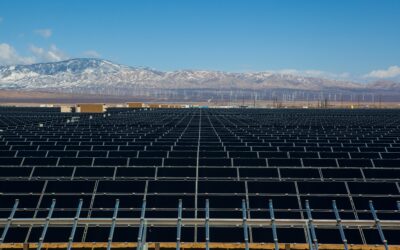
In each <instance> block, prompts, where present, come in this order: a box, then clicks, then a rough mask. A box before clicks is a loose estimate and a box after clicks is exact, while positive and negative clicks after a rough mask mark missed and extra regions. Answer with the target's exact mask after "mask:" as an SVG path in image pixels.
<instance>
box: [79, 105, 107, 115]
mask: <svg viewBox="0 0 400 250" xmlns="http://www.w3.org/2000/svg"><path fill="white" fill-rule="evenodd" d="M105 111H106V105H105V104H103V103H80V104H77V105H76V112H77V113H104V112H105Z"/></svg>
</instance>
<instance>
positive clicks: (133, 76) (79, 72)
mask: <svg viewBox="0 0 400 250" xmlns="http://www.w3.org/2000/svg"><path fill="white" fill-rule="evenodd" d="M74 88H77V89H80V91H83V92H84V91H85V90H86V91H90V90H95V89H101V90H106V89H166V90H168V89H170V90H171V89H174V90H179V89H188V90H190V89H196V90H201V89H208V90H210V89H211V90H212V89H220V90H221V89H222V90H232V89H236V90H238V89H240V90H253V91H255V90H272V89H287V90H298V91H390V92H393V91H399V93H400V83H396V82H386V81H381V82H374V83H369V84H366V83H357V82H352V81H339V80H334V79H326V78H316V77H305V76H299V75H291V74H278V73H273V72H248V73H232V72H223V71H205V70H178V71H168V72H166V71H159V70H154V69H151V68H145V67H131V66H126V65H121V64H117V63H113V62H111V61H108V60H102V59H95V58H79V59H70V60H66V61H60V62H51V63H38V64H31V65H11V66H0V89H18V90H49V91H57V92H65V91H71V89H74Z"/></svg>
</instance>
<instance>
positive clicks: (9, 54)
mask: <svg viewBox="0 0 400 250" xmlns="http://www.w3.org/2000/svg"><path fill="white" fill-rule="evenodd" d="M34 62H35V58H34V57H24V56H20V55H19V54H18V53H17V51H16V50H15V49H14V47H12V46H11V45H9V44H7V43H0V65H8V64H30V63H34Z"/></svg>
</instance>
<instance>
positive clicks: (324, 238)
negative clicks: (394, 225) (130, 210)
mask: <svg viewBox="0 0 400 250" xmlns="http://www.w3.org/2000/svg"><path fill="white" fill-rule="evenodd" d="M84 229H85V228H83V227H78V228H77V230H76V237H75V239H74V241H75V242H80V241H82V240H83V235H84V233H83V232H84ZM109 232H110V229H109V228H99V227H89V230H88V231H87V234H86V237H85V241H86V242H107V240H108V236H109ZM197 232H198V234H197V239H198V240H199V241H201V242H204V241H205V230H204V228H202V227H199V228H198V231H197ZM304 232H305V231H304V229H300V228H278V229H277V234H278V239H279V242H289V243H294V242H296V243H306V236H305V233H304ZM362 232H363V235H364V238H365V239H366V243H367V244H382V242H381V239H380V237H379V234H378V232H377V230H375V229H364V230H362ZM41 233H42V229H41V228H33V229H32V230H31V231H29V228H10V231H9V233H8V234H7V237H6V239H5V242H24V241H25V239H27V241H28V242H37V241H38V239H39V237H40V235H41ZM384 233H385V236H386V238H387V240H388V244H400V240H399V237H398V233H399V232H398V231H396V230H384ZM70 234H71V228H60V227H49V228H48V230H47V233H46V239H51V241H52V242H66V241H67V240H68V238H69V235H70ZM137 235H138V228H134V227H116V228H115V232H114V237H113V241H114V242H132V241H136V237H137ZM194 235H195V234H194V229H193V228H188V227H183V228H182V231H181V241H182V242H193V241H194ZM210 235H211V238H210V241H211V242H243V241H244V238H243V229H242V228H212V227H211V228H210ZM250 235H251V236H250V237H251V239H252V242H273V236H272V230H271V229H270V228H252V229H251V233H250ZM316 235H317V237H318V242H319V243H336V244H342V240H341V237H340V233H339V230H338V229H316ZM345 235H346V237H347V238H348V241H349V242H348V243H349V244H363V241H362V237H361V234H360V230H358V229H345ZM46 239H45V242H47V241H46ZM146 239H147V242H175V241H176V228H168V227H151V226H149V227H148V232H147V236H146Z"/></svg>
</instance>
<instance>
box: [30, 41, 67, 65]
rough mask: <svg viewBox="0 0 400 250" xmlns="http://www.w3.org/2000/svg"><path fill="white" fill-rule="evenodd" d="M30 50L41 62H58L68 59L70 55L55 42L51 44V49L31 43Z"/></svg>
mask: <svg viewBox="0 0 400 250" xmlns="http://www.w3.org/2000/svg"><path fill="white" fill-rule="evenodd" d="M29 50H30V51H31V52H32V54H33V55H34V57H35V58H36V61H39V62H56V61H61V60H65V59H68V56H67V55H66V54H65V53H64V52H62V51H61V50H60V49H58V48H57V47H56V46H55V45H54V44H52V45H50V48H49V49H47V50H46V49H44V48H40V47H36V46H35V45H31V46H30V47H29Z"/></svg>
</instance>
